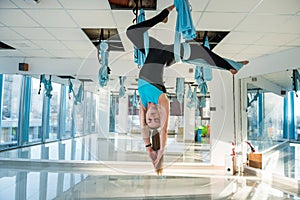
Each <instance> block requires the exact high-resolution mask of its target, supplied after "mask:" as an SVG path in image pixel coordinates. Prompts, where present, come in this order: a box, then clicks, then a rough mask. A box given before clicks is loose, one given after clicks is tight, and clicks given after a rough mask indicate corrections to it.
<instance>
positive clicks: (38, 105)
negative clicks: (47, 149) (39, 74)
mask: <svg viewBox="0 0 300 200" xmlns="http://www.w3.org/2000/svg"><path fill="white" fill-rule="evenodd" d="M31 83H32V85H31V102H30V104H31V105H30V120H29V127H30V131H29V142H38V141H41V138H42V117H43V98H44V88H43V87H41V91H39V89H40V80H39V79H36V78H32V81H31ZM39 93H40V94H39Z"/></svg>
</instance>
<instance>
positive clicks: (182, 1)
mask: <svg viewBox="0 0 300 200" xmlns="http://www.w3.org/2000/svg"><path fill="white" fill-rule="evenodd" d="M174 5H175V7H176V11H177V20H176V29H175V41H174V57H175V62H181V58H180V42H181V36H182V37H183V38H184V39H185V40H192V39H194V38H195V37H196V29H195V27H194V25H193V20H192V16H191V11H190V4H189V2H188V0H174Z"/></svg>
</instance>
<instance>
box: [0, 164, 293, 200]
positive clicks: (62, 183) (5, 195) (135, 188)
mask: <svg viewBox="0 0 300 200" xmlns="http://www.w3.org/2000/svg"><path fill="white" fill-rule="evenodd" d="M0 185H1V188H0V194H1V195H0V199H3V200H4V199H5V200H10V199H14V200H23V199H30V200H31V199H32V200H35V199H37V200H43V199H59V200H60V199H61V200H63V199H114V198H117V199H239V200H241V199H258V200H262V199H296V196H295V194H291V193H290V194H289V193H287V192H284V191H281V190H280V189H277V188H274V187H272V186H271V185H269V184H266V183H264V182H263V181H262V180H259V179H257V178H255V177H227V178H226V177H225V178H224V177H217V176H211V177H176V176H161V177H160V176H126V175H125V176H120V175H101V176H96V175H87V174H73V173H49V172H47V171H45V170H43V171H39V172H37V171H36V172H33V171H10V170H9V171H6V172H4V171H1V178H0Z"/></svg>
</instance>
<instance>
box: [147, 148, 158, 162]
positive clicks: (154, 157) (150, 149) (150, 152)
mask: <svg viewBox="0 0 300 200" xmlns="http://www.w3.org/2000/svg"><path fill="white" fill-rule="evenodd" d="M147 152H148V155H149V158H150V159H151V162H152V163H153V165H154V161H155V160H156V157H157V155H156V152H155V151H153V149H152V147H149V149H147Z"/></svg>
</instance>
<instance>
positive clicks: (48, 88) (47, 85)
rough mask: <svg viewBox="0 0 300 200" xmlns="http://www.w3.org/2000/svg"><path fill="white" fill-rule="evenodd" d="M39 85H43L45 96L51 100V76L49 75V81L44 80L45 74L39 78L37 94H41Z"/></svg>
mask: <svg viewBox="0 0 300 200" xmlns="http://www.w3.org/2000/svg"><path fill="white" fill-rule="evenodd" d="M41 83H43V84H44V89H45V96H46V97H49V98H50V99H51V97H52V94H51V92H52V90H53V87H52V83H51V75H50V78H49V80H47V79H46V76H45V74H42V75H41V76H40V89H39V92H38V94H40V92H41Z"/></svg>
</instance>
